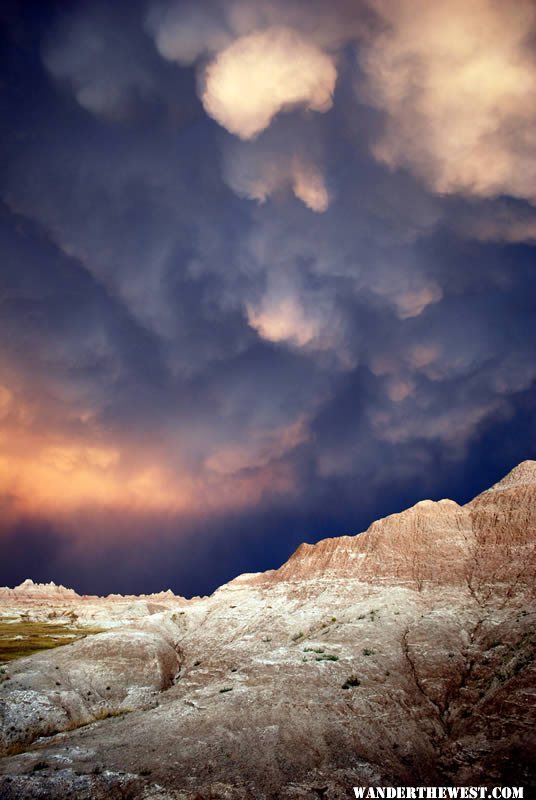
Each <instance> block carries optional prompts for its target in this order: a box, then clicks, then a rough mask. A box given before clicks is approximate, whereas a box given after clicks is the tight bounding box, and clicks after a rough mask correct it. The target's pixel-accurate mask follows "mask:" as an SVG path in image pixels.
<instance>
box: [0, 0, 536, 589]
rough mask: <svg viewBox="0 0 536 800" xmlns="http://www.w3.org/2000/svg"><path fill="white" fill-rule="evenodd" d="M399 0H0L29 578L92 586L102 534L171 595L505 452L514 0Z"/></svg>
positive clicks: (516, 159) (516, 404)
mask: <svg viewBox="0 0 536 800" xmlns="http://www.w3.org/2000/svg"><path fill="white" fill-rule="evenodd" d="M418 5H419V13H416V12H415V10H414V9H415V3H413V2H412V3H409V2H406V0H397V1H396V2H389V3H387V2H385V3H383V2H380V1H379V0H370V1H367V2H365V1H364V0H363V2H355V0H351V1H350V0H348V1H347V0H338V1H337V2H335V3H334V4H329V8H328V5H327V4H326V3H324V2H321V0H318V1H317V0H311V1H310V2H307V3H305V2H301V1H300V0H289V1H288V2H285V3H283V2H279V0H272V1H271V2H266V3H253V2H249V0H240V2H238V0H237V2H218V1H217V0H213V1H211V2H208V0H207V2H206V3H203V4H198V3H188V2H178V1H177V2H160V3H156V2H153V3H149V4H146V3H142V2H140V3H139V4H138V3H134V4H132V6H131V7H129V10H128V13H127V10H125V9H121V8H119V6H117V5H114V7H113V8H112V7H111V6H110V5H109V4H100V3H85V2H76V3H73V4H72V5H71V6H70V7H69V8H68V9H67V8H65V9H63V8H62V9H58V8H57V7H56V6H51V7H50V8H48V6H47V4H44V6H43V8H44V11H43V12H42V16H40V17H39V19H38V20H36V21H35V26H36V28H37V29H38V36H36V35H35V29H34V28H32V27H31V26H30V28H27V27H25V25H26V23H25V19H24V16H23V15H22V16H20V15H19V16H20V18H16V15H15V17H14V19H13V20H12V21H11V24H12V30H11V29H9V30H10V31H11V33H8V37H11V38H8V44H10V46H9V47H8V48H7V50H6V52H7V53H8V56H7V62H6V86H7V87H8V89H7V90H6V95H5V97H6V100H5V102H6V104H7V107H8V110H9V113H8V117H7V118H8V119H9V130H8V129H7V127H3V128H2V130H1V134H2V136H3V139H4V144H5V148H6V153H7V158H6V159H5V161H4V163H3V166H2V203H1V205H0V253H1V256H2V265H3V266H2V270H1V271H0V299H1V303H2V314H1V315H0V342H1V345H0V444H1V451H0V509H1V511H2V520H3V522H2V530H1V531H0V535H1V536H2V537H3V538H4V541H5V542H7V543H8V545H6V547H7V546H8V547H9V548H10V550H9V552H13V558H14V559H15V558H16V559H18V561H17V563H19V562H20V559H21V556H20V548H19V549H17V546H16V540H17V537H18V538H19V539H20V540H24V541H26V540H27V541H28V542H29V543H32V542H35V540H36V537H39V536H42V537H43V553H45V554H46V558H47V559H49V562H50V570H51V572H50V573H49V575H48V577H49V578H50V579H58V574H57V572H54V570H56V571H59V572H60V573H61V579H62V580H63V581H64V582H67V583H69V582H73V580H74V581H75V582H76V579H77V578H79V579H80V582H81V583H80V585H82V584H83V585H84V587H85V588H86V589H91V580H92V573H93V574H94V572H95V571H98V572H99V571H100V572H101V573H102V576H103V578H102V581H103V582H102V583H101V584H99V588H100V589H101V590H102V588H103V586H104V585H105V584H106V586H109V588H110V589H112V588H114V587H113V585H112V582H113V576H112V575H111V573H110V574H108V573H107V572H106V569H104V567H103V565H105V564H106V563H107V560H110V558H112V555H111V554H113V553H117V552H119V551H120V549H121V542H124V541H125V539H129V540H131V541H133V542H134V541H135V542H136V545H137V547H138V548H139V552H140V553H145V554H146V556H147V558H146V559H145V560H144V558H143V557H142V556H141V555H140V557H139V558H138V559H137V560H136V558H135V557H134V556H132V564H131V567H130V568H131V570H132V583H131V584H130V585H131V586H132V588H133V589H136V590H140V589H141V588H149V582H150V581H149V577H148V575H147V571H148V570H149V567H148V565H149V564H151V565H152V567H151V569H152V570H153V572H154V575H153V577H154V582H153V583H152V584H151V586H152V588H155V589H157V588H159V586H161V585H162V582H169V581H167V580H166V581H164V579H165V578H166V579H167V577H168V576H169V575H171V572H172V566H171V561H172V559H170V557H169V553H170V552H174V553H176V554H177V557H176V559H175V561H173V569H174V570H176V571H177V576H179V577H177V578H176V582H175V583H173V586H174V588H176V589H177V590H178V591H181V590H183V591H186V590H188V591H196V590H200V588H199V587H201V586H202V588H203V589H205V588H207V587H212V586H213V585H215V583H217V582H218V580H222V579H224V578H226V577H230V576H231V575H232V574H233V572H234V573H236V572H238V571H240V570H241V569H258V568H263V567H266V566H273V565H274V564H277V561H278V560H280V559H281V558H283V557H284V556H285V555H287V554H288V552H289V550H290V549H292V546H294V545H295V544H297V543H298V542H299V540H300V539H301V538H304V537H305V536H307V535H311V536H313V537H314V536H321V535H323V534H324V535H326V534H336V533H344V532H348V531H349V530H355V529H357V528H359V527H361V526H363V525H365V524H366V523H367V522H368V521H370V520H371V519H372V518H373V517H377V516H382V515H384V514H386V513H389V512H390V511H394V510H398V509H399V508H400V506H401V505H404V504H406V503H409V502H412V501H414V500H417V499H419V498H420V497H422V496H424V495H433V496H436V495H449V494H450V495H451V496H455V497H456V498H457V499H460V500H464V499H468V497H469V495H470V493H471V492H472V491H477V490H478V489H480V488H482V487H484V486H485V485H486V484H489V483H491V482H492V480H493V479H495V478H496V477H498V476H499V475H500V474H501V473H502V472H504V471H506V470H507V469H508V468H509V467H510V466H511V465H513V463H514V462H515V461H517V460H521V458H526V457H529V456H530V455H531V452H529V451H531V449H533V448H534V444H535V442H536V439H535V429H534V423H533V420H532V416H531V414H530V409H531V408H532V407H533V404H534V397H535V395H534V392H535V382H536V367H535V365H536V352H535V342H536V331H535V322H534V309H533V302H532V297H533V294H534V269H533V262H534V243H535V231H536V223H535V219H536V217H535V216H534V215H535V213H536V210H535V209H534V196H533V186H534V181H533V163H534V152H533V144H534V142H533V139H532V136H533V131H534V130H535V129H536V126H535V124H534V114H535V108H536V105H535V104H534V103H532V102H531V97H532V95H531V92H532V91H533V89H532V83H531V80H532V78H533V76H534V74H535V73H534V40H533V38H532V39H531V36H532V37H534V32H535V21H534V17H533V14H532V10H531V8H532V7H531V5H530V4H529V3H525V2H523V0H522V2H520V3H519V5H517V4H516V9H515V12H514V11H513V10H512V9H509V10H508V13H507V11H506V9H505V8H503V6H502V5H500V4H497V3H492V2H484V0H477V1H476V2H475V3H473V4H471V12H470V13H468V11H467V7H466V4H461V3H457V2H449V3H443V2H437V3H433V4H430V3H423V4H422V7H421V5H420V4H418ZM412 9H413V11H412ZM14 43H15V44H14ZM21 48H22V50H21ZM20 52H23V54H24V59H23V62H24V68H22V69H21V66H20V64H21V62H20V56H19V55H17V54H19V53H20ZM214 120H216V122H218V123H219V124H215V122H214ZM460 148H461V149H460ZM462 151H463V152H462ZM464 154H465V155H464ZM531 420H532V421H531ZM21 537H22V538H21ZM196 537H197V538H196ZM194 541H199V542H200V544H198V545H196V547H197V549H195V548H194V545H193V544H192V543H193V542H194ZM32 546H33V545H32ZM192 548H194V549H192ZM134 549H135V548H132V550H134ZM231 551H234V553H233V552H231ZM188 552H190V553H195V555H190V556H189V557H188V555H187V553H188ZM209 552H216V553H220V555H221V558H220V557H218V558H215V559H213V562H214V563H212V562H211V561H210V559H209V557H208V555H207V553H209ZM166 553H167V554H168V556H167V558H166V555H165V554H166ZM188 558H190V559H191V561H190V562H189V561H188ZM168 561H169V564H168ZM216 561H217V562H218V563H217V564H216V563H215V562H216ZM183 562H184V564H183ZM194 562H195V565H196V569H199V570H201V566H200V565H201V564H205V567H204V569H205V571H206V575H205V577H204V578H203V579H201V577H199V581H198V585H197V589H196V585H195V581H193V580H190V579H188V578H187V567H188V565H189V564H193V563H194ZM13 563H15V562H13ZM21 563H22V562H21ZM211 564H212V566H210V565H211ZM181 565H182V566H181ZM22 566H23V565H22ZM22 566H21V569H22ZM101 568H102V569H101ZM17 569H18V567H17ZM13 574H15V573H13ZM17 575H18V572H17ZM69 575H70V576H71V579H69ZM22 577H24V575H23V576H22ZM42 577H45V576H44V575H43V576H42ZM125 580H126V578H125ZM106 581H108V583H106ZM181 581H182V582H185V583H184V585H183V584H181ZM185 586H187V589H186V588H184V587H185ZM122 588H125V587H122Z"/></svg>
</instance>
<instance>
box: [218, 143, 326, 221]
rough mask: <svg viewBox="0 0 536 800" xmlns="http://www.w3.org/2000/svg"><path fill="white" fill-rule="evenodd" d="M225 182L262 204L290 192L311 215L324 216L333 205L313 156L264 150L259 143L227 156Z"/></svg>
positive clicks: (235, 148)
mask: <svg viewBox="0 0 536 800" xmlns="http://www.w3.org/2000/svg"><path fill="white" fill-rule="evenodd" d="M224 178H225V180H226V182H227V184H228V185H229V186H230V188H231V189H232V190H233V191H234V192H236V194H238V195H239V196H242V197H249V198H250V199H252V200H257V201H258V202H259V203H264V202H265V200H267V198H268V197H270V196H271V195H273V194H276V193H277V192H280V191H282V190H285V189H289V190H290V191H292V193H293V194H294V195H295V196H296V197H297V198H298V199H299V200H301V201H302V203H304V205H306V206H307V207H308V208H310V209H311V211H316V212H318V213H321V212H323V211H326V210H327V208H328V207H329V204H330V195H329V192H328V189H327V186H326V181H325V178H324V175H323V174H322V171H321V169H320V167H319V166H318V165H317V164H315V163H314V162H313V161H311V160H310V156H309V157H308V156H301V155H298V154H292V152H291V151H290V152H285V150H282V149H280V148H273V149H269V148H266V149H265V148H263V147H262V146H260V145H259V144H258V143H256V142H254V143H252V144H249V145H244V144H239V145H238V146H236V147H234V148H233V149H232V150H231V151H228V152H227V154H226V159H225V165H224Z"/></svg>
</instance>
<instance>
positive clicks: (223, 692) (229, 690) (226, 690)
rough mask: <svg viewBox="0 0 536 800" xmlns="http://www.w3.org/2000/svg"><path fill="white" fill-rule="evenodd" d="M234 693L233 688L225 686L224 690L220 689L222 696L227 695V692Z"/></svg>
mask: <svg viewBox="0 0 536 800" xmlns="http://www.w3.org/2000/svg"><path fill="white" fill-rule="evenodd" d="M232 691H233V687H232V686H225V687H224V688H223V689H220V694H225V692H232Z"/></svg>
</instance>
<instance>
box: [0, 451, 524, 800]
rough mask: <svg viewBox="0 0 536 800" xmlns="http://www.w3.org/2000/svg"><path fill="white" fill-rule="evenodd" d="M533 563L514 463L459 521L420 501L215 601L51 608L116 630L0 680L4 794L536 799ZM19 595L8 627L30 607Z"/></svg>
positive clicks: (458, 513) (451, 512) (168, 599)
mask: <svg viewBox="0 0 536 800" xmlns="http://www.w3.org/2000/svg"><path fill="white" fill-rule="evenodd" d="M535 543H536V462H524V463H523V464H521V465H519V466H518V467H517V468H516V469H515V470H513V472H511V473H510V474H509V475H508V476H507V477H506V478H505V479H504V480H503V481H501V482H500V483H498V484H497V485H496V486H494V487H492V488H491V489H490V490H488V491H486V492H484V493H483V494H482V495H480V496H479V497H477V498H475V500H473V501H472V502H471V503H468V504H467V505H466V506H458V505H457V504H456V503H454V502H452V501H450V500H441V501H440V502H437V503H435V502H431V501H426V500H425V501H423V502H420V503H417V505H416V506H414V507H413V508H411V509H408V510H406V511H404V512H402V513H400V514H395V515H393V516H390V517H388V518H386V519H384V520H380V521H378V522H376V523H374V524H373V525H372V526H371V527H370V528H369V530H368V531H366V532H365V533H362V534H360V535H358V536H345V537H340V538H336V539H327V540H325V541H322V542H319V543H318V544H317V545H314V546H311V545H302V546H301V547H300V548H298V550H297V551H296V553H295V554H294V555H293V556H292V557H291V558H290V559H289V560H288V562H287V563H286V564H284V565H283V566H282V567H281V568H280V569H279V570H275V571H271V572H267V573H262V574H258V575H244V576H240V577H239V578H237V579H235V580H234V581H231V582H230V583H229V584H227V585H226V586H223V587H222V588H221V589H219V590H218V591H217V592H215V593H214V594H213V595H212V596H211V597H209V598H196V599H194V600H191V601H186V600H184V599H182V598H175V597H174V596H173V595H170V594H168V593H164V594H163V595H160V596H159V597H158V598H157V597H155V598H145V599H135V598H129V599H127V600H125V599H124V598H121V599H119V598H106V599H98V598H92V599H91V600H88V599H85V598H78V599H77V598H76V596H75V597H74V598H73V597H72V596H71V594H69V596H68V597H67V596H64V597H60V596H54V597H51V594H52V593H53V592H51V593H49V599H48V600H47V601H46V603H43V604H42V605H41V608H42V609H46V613H47V614H51V613H55V614H56V615H59V616H60V617H61V614H63V613H65V612H66V610H71V611H73V610H74V612H75V613H76V614H77V615H80V616H81V618H83V619H88V620H89V619H92V620H93V619H94V618H95V614H96V613H97V610H99V611H98V613H100V614H101V620H102V619H104V617H105V616H106V614H108V615H109V619H110V620H111V622H110V627H111V629H110V630H109V631H108V632H105V633H100V634H97V635H95V636H91V637H87V638H86V639H84V640H82V641H79V642H76V643H74V644H71V645H67V646H64V647H59V648H57V649H56V650H53V651H48V652H46V653H41V654H39V655H34V656H31V657H29V658H25V659H21V660H19V661H15V662H12V663H11V664H10V665H9V667H5V668H3V670H4V671H3V673H2V674H0V679H1V681H2V683H1V688H0V747H1V748H2V750H3V753H4V754H5V757H4V758H3V759H2V760H1V761H0V796H1V797H2V798H6V799H7V800H11V798H13V799H14V798H17V800H23V799H24V798H34V797H39V798H64V797H73V796H74V797H76V798H88V799H89V798H92V800H93V799H94V798H97V799H98V798H132V799H133V800H134V799H135V798H140V799H141V798H143V799H144V800H151V799H152V798H154V800H157V798H158V800H165V799H168V800H194V798H195V800H202V798H207V800H208V798H212V799H213V800H215V799H216V798H222V799H223V798H226V799H227V800H234V799H235V798H236V799H237V800H238V798H240V800H245V798H296V800H297V798H311V799H312V798H315V800H318V798H325V800H333V799H334V798H347V797H349V796H351V787H352V786H356V785H367V786H368V785H374V784H377V785H397V784H402V785H437V784H441V785H463V784H471V785H481V784H482V785H483V784H488V785H499V784H501V783H502V784H506V785H508V784H513V785H524V786H527V787H528V786H530V785H533V784H534V783H535V779H534V774H533V773H532V772H531V764H534V763H535V758H534V756H535V752H534V745H535V742H534V738H533V732H534V730H535V729H536V727H535V722H536V720H535V714H534V708H535V704H534V693H535V692H534V690H535V685H536V682H535V674H534V649H535V642H536V637H535V634H534V612H535V610H536V609H535V603H534V593H533V589H534V578H535V574H534V571H535V565H536V559H535V552H534V548H535ZM24 586H26V584H23V587H24ZM27 589H28V587H27ZM19 590H20V592H19ZM19 590H16V592H19V596H18V597H14V596H13V595H12V594H9V592H5V593H4V594H3V595H2V596H1V597H0V608H1V609H3V611H4V613H5V614H7V613H9V614H20V613H25V612H24V611H21V609H23V607H24V608H26V611H27V609H28V608H29V607H31V605H32V604H31V601H30V600H29V599H26V600H25V599H24V598H22V597H21V596H20V594H21V592H22V587H19ZM25 591H26V590H25ZM63 591H65V592H68V590H63ZM32 592H33V589H31V587H30V591H29V592H28V591H26V594H27V595H31V594H32ZM22 593H24V592H22ZM25 603H26V605H25ZM36 608H37V606H35V607H34V611H33V612H32V613H38V612H37V610H36ZM41 613H43V612H41ZM120 621H121V624H119V622H120ZM105 627H106V626H105Z"/></svg>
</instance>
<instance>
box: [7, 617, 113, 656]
mask: <svg viewBox="0 0 536 800" xmlns="http://www.w3.org/2000/svg"><path fill="white" fill-rule="evenodd" d="M102 630H103V629H102V628H81V627H73V626H72V625H71V624H68V625H62V624H60V623H49V622H28V621H26V620H24V621H23V622H7V623H6V622H3V621H1V620H0V663H5V662H8V661H14V660H15V659H17V658H24V656H30V655H32V654H33V653H38V652H40V651H41V650H49V649H51V648H53V647H59V646H60V645H64V644H72V642H74V641H76V640H77V639H82V638H84V637H85V636H89V635H91V634H95V633H101V632H102Z"/></svg>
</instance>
